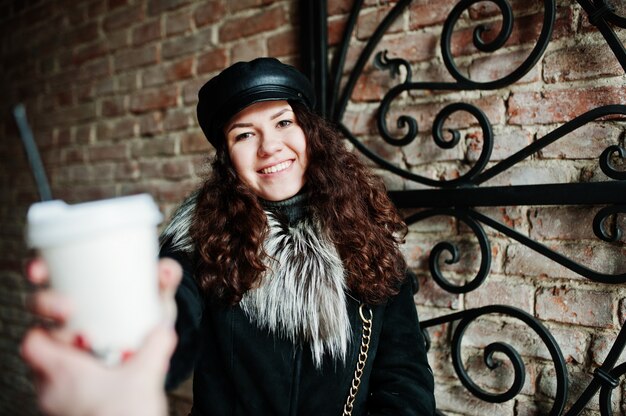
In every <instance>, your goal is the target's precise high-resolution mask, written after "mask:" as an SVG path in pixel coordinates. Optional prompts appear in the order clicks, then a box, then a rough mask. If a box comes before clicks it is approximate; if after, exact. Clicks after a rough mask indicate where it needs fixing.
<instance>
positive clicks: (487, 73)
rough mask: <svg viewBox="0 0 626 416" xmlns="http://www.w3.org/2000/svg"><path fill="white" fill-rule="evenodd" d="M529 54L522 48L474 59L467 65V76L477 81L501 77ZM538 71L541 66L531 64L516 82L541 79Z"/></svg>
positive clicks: (528, 51)
mask: <svg viewBox="0 0 626 416" xmlns="http://www.w3.org/2000/svg"><path fill="white" fill-rule="evenodd" d="M529 54H530V50H523V51H515V52H511V53H506V54H498V55H493V56H488V57H485V58H479V59H475V60H474V61H473V62H472V64H471V65H470V66H469V74H470V76H469V78H470V79H471V80H472V81H477V82H489V81H495V80H498V79H502V78H504V77H506V76H508V75H509V74H511V73H513V71H515V70H516V69H517V68H519V67H520V66H521V65H522V64H523V63H524V61H525V60H526V58H528V56H529ZM540 71H541V68H540V66H539V65H538V64H537V65H535V66H533V67H532V68H531V69H530V70H529V71H528V72H527V73H526V75H524V76H523V77H522V78H520V80H519V81H517V83H518V84H526V83H529V82H537V81H539V80H540V79H541V73H540Z"/></svg>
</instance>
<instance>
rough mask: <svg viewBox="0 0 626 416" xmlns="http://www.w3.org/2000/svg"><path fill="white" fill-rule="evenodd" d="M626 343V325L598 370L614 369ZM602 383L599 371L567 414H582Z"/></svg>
mask: <svg viewBox="0 0 626 416" xmlns="http://www.w3.org/2000/svg"><path fill="white" fill-rule="evenodd" d="M625 345H626V327H624V326H622V328H621V329H620V331H619V334H617V338H616V339H615V342H613V346H612V347H611V350H610V351H609V353H608V355H607V356H606V359H605V360H604V362H603V363H602V365H601V366H600V367H599V369H598V370H601V371H604V372H610V370H612V369H613V367H615V363H616V362H617V360H618V358H619V356H620V355H621V353H622V351H623V350H624V346H625ZM602 384H603V383H602V377H601V376H599V375H598V373H597V372H596V374H594V378H593V380H591V382H590V383H589V385H588V386H587V388H586V389H585V390H584V391H583V392H582V394H581V395H580V397H579V398H578V400H576V402H575V403H574V404H573V405H572V407H571V408H570V409H569V410H568V411H567V413H566V414H565V416H576V415H578V414H580V412H582V411H583V409H585V407H586V405H587V403H589V401H590V400H591V399H592V398H593V396H595V394H596V393H597V392H598V390H599V389H600V388H601V387H602ZM603 414H604V413H603Z"/></svg>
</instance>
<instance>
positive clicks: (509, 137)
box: [465, 128, 533, 162]
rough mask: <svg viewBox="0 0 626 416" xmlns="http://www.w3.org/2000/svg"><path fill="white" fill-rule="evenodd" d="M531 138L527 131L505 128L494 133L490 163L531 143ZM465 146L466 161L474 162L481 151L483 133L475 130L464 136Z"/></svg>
mask: <svg viewBox="0 0 626 416" xmlns="http://www.w3.org/2000/svg"><path fill="white" fill-rule="evenodd" d="M532 139H533V136H532V134H531V133H530V132H529V131H528V130H524V129H521V128H507V129H501V130H500V129H499V130H495V131H494V139H493V148H492V151H491V157H490V158H489V160H490V161H497V160H503V159H505V158H507V157H509V156H511V155H513V154H514V153H516V152H517V151H519V150H521V149H523V148H524V147H526V146H528V145H530V144H531V143H532ZM465 141H466V144H467V153H466V159H467V160H468V161H470V162H476V161H477V160H478V158H479V156H480V153H481V152H482V149H483V133H482V130H480V129H477V130H473V131H470V132H468V133H467V135H466V136H465Z"/></svg>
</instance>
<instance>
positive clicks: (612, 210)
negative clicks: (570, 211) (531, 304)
mask: <svg viewBox="0 0 626 416" xmlns="http://www.w3.org/2000/svg"><path fill="white" fill-rule="evenodd" d="M303 1H304V0H303ZM479 1H481V0H460V1H458V2H457V3H456V5H455V6H454V7H452V10H451V11H450V12H449V14H448V16H447V18H446V19H445V21H444V23H443V27H442V33H441V38H440V42H439V47H440V50H441V56H442V60H443V63H444V65H445V67H446V68H447V70H448V72H449V74H450V75H451V77H452V78H453V82H419V80H417V81H416V80H415V79H414V77H415V74H414V72H413V70H412V67H411V63H412V61H411V57H407V56H401V57H396V56H393V51H390V52H387V51H382V52H379V53H376V48H377V47H378V45H379V43H380V41H381V39H382V38H383V36H384V34H385V33H386V31H387V30H388V29H389V28H390V26H391V25H392V24H393V22H394V21H396V20H397V19H398V17H399V16H400V15H401V14H402V13H403V12H404V11H405V10H406V9H407V8H408V6H409V4H410V3H411V1H410V0H398V1H397V2H391V3H390V5H391V6H390V7H389V9H388V10H389V11H388V13H387V15H386V16H385V17H384V18H383V20H382V21H381V23H380V24H379V25H378V27H376V29H375V30H374V32H373V33H372V35H371V36H370V37H369V39H368V40H367V41H366V42H365V45H364V47H363V48H362V49H361V51H360V53H359V55H358V57H357V59H356V62H355V64H354V67H353V68H352V69H351V70H350V71H349V72H344V66H345V62H346V56H347V52H348V48H349V45H350V42H351V39H352V35H353V32H354V30H355V28H356V23H357V20H358V17H359V11H360V9H361V7H362V6H363V5H364V4H365V2H364V1H363V0H355V1H354V2H353V3H352V4H353V7H352V9H351V11H350V15H349V17H348V20H347V22H346V26H345V27H346V30H345V32H344V36H343V42H342V43H341V45H339V47H338V49H337V51H336V53H334V55H333V56H334V62H333V65H332V71H331V72H330V74H329V75H328V77H329V80H330V82H329V88H328V90H327V91H323V93H327V94H328V95H329V97H330V103H331V105H330V111H329V112H328V113H325V114H326V115H327V116H329V118H331V120H332V121H334V122H335V123H336V125H338V126H339V128H340V129H341V130H342V132H343V133H344V134H345V136H346V137H347V138H348V140H349V141H350V142H351V143H352V144H353V145H354V147H355V148H356V150H357V151H359V152H360V153H362V154H363V155H364V156H366V157H368V158H370V159H371V160H372V161H373V162H374V163H376V164H377V165H378V166H379V167H380V168H383V169H386V170H387V171H389V172H391V173H393V174H396V175H398V176H399V177H402V178H405V179H408V180H409V181H412V182H416V183H418V184H422V185H426V186H427V187H431V188H432V189H415V190H404V191H394V192H390V195H391V197H392V199H393V200H394V202H395V203H396V205H397V206H398V207H402V208H413V209H414V208H417V209H422V211H418V212H417V213H413V214H411V215H410V216H408V217H407V218H405V220H406V222H407V224H413V223H416V222H419V221H422V220H424V219H426V218H430V217H435V216H441V215H443V216H451V217H454V218H455V219H457V220H458V221H459V222H461V223H463V224H465V225H466V226H467V227H469V229H470V231H471V233H472V234H473V237H474V238H475V239H476V240H477V241H478V246H479V249H480V265H479V266H478V267H477V268H478V270H477V271H476V272H475V275H474V277H472V278H470V279H469V280H467V281H466V282H464V283H463V284H454V283H453V282H451V281H450V280H448V279H447V278H446V277H445V276H444V275H445V266H446V264H447V265H452V264H454V263H457V262H459V261H460V259H461V248H459V247H460V245H456V244H455V243H453V242H450V241H442V242H439V243H437V244H435V245H434V247H433V248H432V249H431V252H430V255H429V258H428V262H429V268H430V273H431V275H432V277H433V279H434V281H435V282H436V283H437V284H438V285H439V286H440V287H442V288H443V289H444V290H446V291H448V292H450V293H454V294H466V293H469V292H471V291H472V290H475V289H476V288H478V287H479V286H480V285H481V284H482V283H483V282H484V281H485V280H486V278H487V277H488V274H489V271H490V267H491V261H492V259H491V249H490V241H489V238H488V236H487V234H486V233H485V231H484V227H485V226H487V227H489V228H491V229H493V230H495V231H497V232H499V233H501V234H503V235H504V236H505V237H507V238H508V239H510V240H514V241H517V242H518V243H520V244H521V245H523V246H525V247H528V248H530V249H531V250H533V251H534V252H536V253H539V254H540V255H541V256H543V257H545V258H547V259H550V260H552V261H554V262H556V263H558V264H560V265H561V266H563V267H565V268H566V269H568V270H570V271H573V272H575V273H577V274H579V275H581V276H583V277H584V278H587V279H589V280H591V281H593V282H598V283H606V284H621V283H626V273H618V274H608V273H602V272H598V271H596V270H592V269H590V268H588V267H585V266H583V265H581V264H578V263H576V262H575V261H573V260H572V259H570V258H568V257H566V256H564V255H562V254H560V253H558V252H556V251H555V250H553V249H551V248H550V247H547V246H546V245H543V244H541V243H539V242H538V241H535V240H533V239H531V238H529V237H527V236H526V235H523V234H521V233H520V232H518V231H516V230H515V229H514V228H511V227H509V226H507V225H504V224H501V223H500V222H498V221H495V220H494V219H492V218H490V217H489V216H487V215H484V214H482V213H480V212H478V211H476V208H478V207H482V206H519V205H526V206H542V205H571V206H581V205H593V206H597V207H599V208H598V212H597V213H596V214H595V217H594V219H593V224H592V225H593V231H594V233H595V235H596V236H597V237H598V238H599V239H601V240H602V241H604V242H607V243H610V244H624V241H622V240H623V231H622V230H621V228H620V226H619V224H620V221H618V218H619V216H622V215H624V214H626V200H625V199H624V198H625V197H624V195H626V181H625V180H626V169H623V168H621V167H622V166H623V165H622V162H624V159H626V148H625V147H624V144H623V143H616V144H615V145H611V146H608V147H607V148H606V149H605V150H604V151H603V152H602V154H601V155H600V156H599V158H598V164H599V167H600V169H601V171H602V172H603V173H604V174H605V175H606V176H607V177H608V178H610V179H611V180H608V181H601V182H593V183H585V182H579V183H562V184H541V185H520V186H493V187H486V186H481V185H483V184H484V183H485V182H487V181H489V180H490V179H493V178H495V177H496V176H498V175H500V174H502V173H503V172H505V171H507V170H509V169H510V168H512V167H513V166H515V165H517V164H518V163H520V162H521V161H524V160H527V159H528V158H530V157H532V156H534V155H536V154H538V152H540V151H541V150H542V149H544V148H545V147H546V146H548V145H550V144H553V143H555V142H557V141H558V140H560V139H561V138H563V137H565V136H566V135H567V134H569V133H571V132H573V131H575V130H577V129H578V128H580V127H582V126H583V125H585V124H587V123H591V122H595V121H598V120H601V119H605V117H607V116H615V115H618V116H619V117H620V119H621V120H623V119H624V116H626V105H622V104H611V105H603V106H599V107H597V108H593V109H591V110H589V111H586V112H584V113H582V114H580V115H578V116H577V117H574V118H573V119H571V120H569V121H567V122H565V123H563V124H562V125H560V126H559V127H558V128H556V129H554V130H552V131H550V132H549V133H547V134H545V135H544V136H543V137H538V138H536V139H535V140H534V141H533V142H532V143H531V144H529V145H528V146H525V147H524V148H522V149H521V150H519V151H517V152H515V153H513V154H512V155H510V156H508V157H506V158H504V159H502V160H499V161H497V162H495V163H493V164H491V165H489V164H488V162H489V159H490V157H491V153H492V149H493V147H494V137H493V136H494V135H493V131H492V126H491V122H490V120H489V119H488V117H487V116H486V115H485V114H484V113H483V111H482V110H481V109H480V108H478V107H477V106H475V105H472V104H470V103H460V102H455V103H450V102H445V103H444V104H442V105H441V106H442V108H441V109H439V112H438V113H437V114H436V116H435V118H434V121H433V125H432V130H431V131H430V133H431V135H432V139H433V141H434V143H435V144H436V145H437V146H438V147H439V148H440V149H443V150H448V149H453V148H455V147H457V146H459V145H460V144H461V137H462V136H461V130H460V129H458V128H457V127H456V126H455V128H447V129H446V123H447V122H448V120H449V119H450V117H451V116H453V115H455V114H456V113H457V112H466V113H469V114H470V115H471V116H472V118H473V119H474V120H475V122H476V123H474V122H472V124H478V125H479V127H480V129H481V131H482V149H481V152H480V155H479V156H478V158H477V160H476V161H475V162H473V163H472V164H471V166H469V167H468V168H467V171H465V172H464V173H462V174H459V176H458V177H456V178H453V179H445V180H444V179H439V180H435V179H433V178H430V177H424V176H421V175H418V174H416V173H415V172H413V171H411V170H410V167H404V166H397V165H396V164H395V163H392V162H391V161H389V160H386V159H385V158H384V157H382V156H381V155H379V154H377V153H376V151H374V150H372V149H371V148H369V147H368V146H367V145H366V144H364V143H363V142H362V141H361V140H359V138H357V137H356V136H355V135H354V134H353V132H351V131H350V129H349V128H348V127H347V126H346V125H345V124H344V123H343V118H344V115H345V112H346V108H347V106H348V103H349V101H350V99H351V97H352V94H353V92H354V89H355V86H356V84H357V80H358V79H359V78H360V77H361V76H362V75H363V73H364V69H365V68H366V65H367V64H368V63H371V62H373V64H374V66H375V67H376V68H378V69H379V70H385V71H389V73H390V75H391V77H392V78H398V75H400V74H402V73H404V74H405V76H404V79H399V80H398V82H397V84H395V85H394V86H393V87H391V88H389V90H388V91H386V93H385V94H384V96H383V98H382V100H381V101H380V104H379V106H378V109H377V114H376V123H377V128H378V132H379V134H380V138H381V139H382V140H383V141H384V143H385V144H386V145H391V146H393V147H394V148H396V149H398V151H399V148H400V147H403V146H407V145H409V144H414V142H415V139H416V138H417V137H418V135H419V134H424V133H426V132H429V131H428V130H427V129H425V128H424V126H419V125H418V122H417V120H416V118H415V117H413V116H411V115H410V112H408V111H402V112H401V115H399V116H396V115H394V116H393V117H394V118H395V119H393V122H394V123H395V125H396V127H397V130H394V129H390V128H389V126H388V125H387V122H388V121H389V120H391V119H392V117H391V114H392V112H391V111H390V109H391V108H392V104H400V102H401V100H400V98H402V99H404V97H401V95H402V94H403V93H407V92H408V93H411V92H414V91H438V92H446V91H448V92H449V91H452V92H454V91H468V90H479V91H486V90H494V89H498V88H502V87H506V86H509V85H511V84H512V83H514V82H516V81H518V80H520V79H521V78H522V77H523V76H524V75H526V74H527V73H529V71H530V70H531V69H532V68H533V67H534V66H535V65H536V64H537V63H538V62H539V60H540V58H541V56H542V55H543V53H544V52H545V51H546V48H547V46H548V43H549V41H550V38H551V36H552V32H553V29H554V26H555V20H556V0H543V11H544V14H543V21H542V23H541V30H540V33H539V35H538V38H537V41H536V43H535V45H534V46H533V47H532V48H531V49H530V51H529V53H528V55H527V56H526V58H525V59H524V60H523V61H522V63H521V64H519V65H518V66H517V67H516V68H514V69H513V70H512V71H511V72H510V73H508V74H506V75H504V76H502V77H500V78H498V79H490V80H486V81H479V80H476V79H472V78H473V77H471V76H469V75H466V74H464V73H463V72H462V71H461V70H459V68H458V67H457V64H456V61H457V60H459V61H460V60H461V59H463V58H461V59H459V57H454V56H453V53H452V44H453V36H454V31H455V26H457V25H458V23H459V22H460V19H461V16H462V15H463V14H464V13H466V12H467V11H468V10H469V9H470V7H472V6H473V5H474V4H477V3H479ZM482 1H487V2H490V3H493V4H494V5H495V6H496V7H497V9H498V11H499V16H498V17H497V18H496V19H497V20H500V21H501V26H500V29H499V30H498V33H496V34H495V36H493V37H489V38H488V37H487V36H486V35H487V33H486V26H484V25H482V24H480V23H479V24H478V25H477V26H476V27H475V28H474V30H473V45H474V47H475V48H476V49H477V50H478V51H479V52H480V53H482V54H492V55H491V56H493V57H494V58H495V57H496V55H497V52H498V51H499V50H501V49H503V48H504V47H505V46H506V44H507V42H508V41H509V40H511V36H512V33H513V27H514V20H515V16H514V14H513V10H512V9H513V8H512V6H511V1H510V0H482ZM577 2H578V3H579V4H580V6H581V7H582V8H583V10H584V11H585V13H586V15H587V16H588V17H589V21H590V22H591V23H592V24H593V25H595V26H596V27H597V29H598V31H599V32H600V33H601V34H602V36H603V37H604V38H605V40H606V42H607V44H608V45H609V47H610V48H611V50H612V51H613V53H614V54H615V56H616V58H617V60H618V61H619V63H620V65H621V66H622V68H623V69H624V70H625V71H626V49H625V48H624V45H623V43H622V42H621V41H620V39H619V38H618V37H617V35H616V34H615V32H614V31H613V29H612V26H611V25H613V26H618V27H621V28H626V16H623V15H621V14H623V11H624V9H623V8H622V9H620V10H621V14H620V13H619V12H618V11H617V10H616V9H615V8H614V7H612V6H613V5H614V2H615V0H577ZM470 23H471V22H470ZM322 32H323V31H322ZM325 47H326V45H324V48H325ZM324 51H325V52H327V50H326V49H324ZM494 52H495V53H494ZM372 56H374V59H372ZM344 81H345V82H344ZM341 85H344V88H340V87H341ZM412 98H414V97H413V96H412V94H411V95H409V96H408V99H407V101H411V99H412ZM396 100H397V101H396ZM402 104H404V103H403V102H402ZM398 107H400V106H399V105H398ZM612 119H614V117H612ZM390 125H391V123H390ZM392 131H393V132H394V133H392ZM622 141H623V140H621V141H620V142H622ZM461 163H466V161H463V162H461ZM489 314H501V315H505V316H508V317H511V318H516V319H518V320H521V321H522V322H524V323H525V324H526V325H528V326H529V327H530V328H531V329H532V330H533V331H534V332H535V333H536V334H537V335H538V336H539V337H540V338H541V339H542V340H543V343H544V344H545V345H546V346H547V348H548V350H549V351H550V355H551V357H552V361H553V363H554V367H555V370H556V374H557V376H556V377H557V393H556V398H555V402H554V405H553V407H552V410H551V411H550V415H561V414H563V412H564V406H565V401H566V398H567V387H568V380H567V371H566V370H565V364H564V360H563V356H562V353H561V352H560V350H559V347H558V344H557V343H556V342H555V340H554V338H553V337H552V336H551V334H550V333H549V331H548V330H547V329H546V328H545V327H544V326H543V325H542V324H541V322H539V321H538V320H537V319H535V318H534V317H532V316H531V315H530V314H528V313H526V312H524V311H521V310H519V309H516V308H512V307H508V306H503V305H489V306H485V307H482V308H477V309H471V310H464V311H460V312H456V313H452V314H449V315H446V316H441V317H436V318H432V319H429V320H426V321H422V329H423V330H424V332H425V339H426V340H427V343H428V344H430V337H429V336H428V335H429V334H428V331H427V330H428V328H431V327H433V326H435V325H439V324H442V323H451V322H457V323H458V325H457V326H456V328H455V329H454V331H453V342H452V349H453V359H452V361H453V364H454V367H455V370H456V372H457V374H458V376H459V379H460V380H461V382H462V383H463V385H464V386H465V387H466V388H467V389H468V390H469V391H470V392H472V393H473V394H474V395H475V396H476V397H479V398H481V399H482V400H485V401H487V402H491V403H500V402H505V401H508V400H510V399H512V398H513V397H515V396H516V395H518V394H519V393H520V391H521V389H522V386H523V384H524V377H525V376H524V374H525V370H526V369H525V365H524V362H523V360H522V357H521V356H520V354H519V353H518V352H517V351H516V350H515V349H514V348H513V347H512V346H510V345H509V344H507V343H506V342H495V343H492V344H490V345H488V346H486V347H485V350H484V360H485V364H486V365H487V367H488V368H490V369H493V368H494V366H495V365H496V362H495V361H494V360H493V358H494V357H493V356H494V354H495V353H502V354H504V355H505V356H506V357H507V359H508V360H509V361H510V362H511V364H512V367H513V372H514V380H513V382H512V383H511V385H510V387H509V388H508V389H507V390H506V391H504V392H502V393H491V392H488V391H485V390H483V389H482V388H481V387H479V386H478V384H476V383H475V382H474V381H473V380H472V379H471V377H470V376H469V375H468V374H467V372H466V370H465V369H464V367H463V364H462V361H461V355H460V349H461V341H462V339H463V335H464V333H465V330H466V328H467V326H468V325H470V324H471V323H472V322H475V321H476V319H478V318H480V317H483V316H486V315H489ZM625 328H626V327H624V326H623V327H622V328H621V330H620V333H619V335H618V337H617V339H616V340H615V342H614V344H613V345H612V347H611V351H610V352H609V354H608V355H607V358H606V359H605V360H604V362H603V364H602V365H601V366H600V368H599V369H598V370H596V372H595V373H594V375H593V380H592V382H591V383H590V384H589V385H588V386H587V388H586V389H585V391H584V392H583V394H581V395H580V397H578V398H577V400H576V402H575V403H574V404H573V405H572V406H571V408H570V409H569V410H568V411H567V412H566V413H565V415H568V416H574V415H578V414H580V412H581V411H582V410H583V409H584V408H585V406H587V404H588V403H589V401H590V400H591V399H592V397H593V396H594V395H595V394H597V393H598V391H599V392H600V409H601V413H602V415H603V416H605V415H609V414H611V408H610V406H611V404H610V399H611V392H612V390H613V389H614V388H615V386H616V383H617V382H618V381H619V379H620V378H621V377H623V376H624V374H626V363H624V364H620V365H618V366H615V365H616V361H617V359H618V357H619V356H620V353H621V352H622V350H623V349H624V346H625V345H626V329H625ZM437 414H442V413H441V412H437Z"/></svg>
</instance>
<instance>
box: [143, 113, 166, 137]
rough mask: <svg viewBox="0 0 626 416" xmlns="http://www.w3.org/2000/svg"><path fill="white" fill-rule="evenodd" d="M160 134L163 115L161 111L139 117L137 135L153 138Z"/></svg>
mask: <svg viewBox="0 0 626 416" xmlns="http://www.w3.org/2000/svg"><path fill="white" fill-rule="evenodd" d="M160 133H163V115H162V113H161V111H155V112H152V113H149V114H146V115H142V116H141V117H140V119H139V134H140V135H141V136H154V135H157V134H160Z"/></svg>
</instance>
